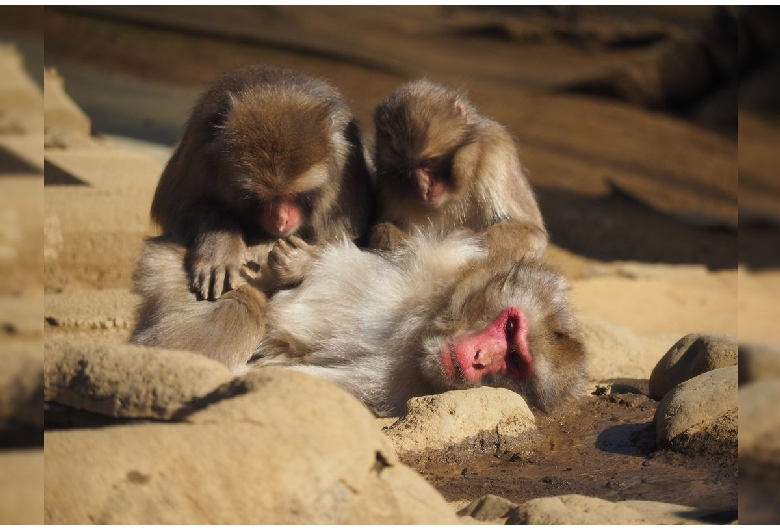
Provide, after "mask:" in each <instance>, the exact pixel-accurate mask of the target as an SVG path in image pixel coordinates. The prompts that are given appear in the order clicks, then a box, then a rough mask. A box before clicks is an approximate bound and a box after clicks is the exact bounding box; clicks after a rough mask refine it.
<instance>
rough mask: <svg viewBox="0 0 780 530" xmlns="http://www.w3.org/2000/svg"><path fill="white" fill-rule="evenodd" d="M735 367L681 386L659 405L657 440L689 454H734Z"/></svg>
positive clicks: (717, 370) (669, 393)
mask: <svg viewBox="0 0 780 530" xmlns="http://www.w3.org/2000/svg"><path fill="white" fill-rule="evenodd" d="M737 408H738V402H737V367H736V366H729V367H726V368H717V369H715V370H711V371H709V372H706V373H704V374H702V375H699V376H696V377H694V378H693V379H689V380H688V381H686V382H684V383H681V384H680V385H678V386H677V387H675V388H674V389H673V390H671V391H670V392H668V393H667V394H666V396H664V398H663V399H662V400H661V403H659V404H658V409H657V410H656V413H655V420H654V422H655V429H656V440H657V442H658V444H659V445H660V446H671V447H672V448H674V449H676V450H680V451H682V452H688V453H700V452H707V453H718V454H728V455H733V456H736V453H737Z"/></svg>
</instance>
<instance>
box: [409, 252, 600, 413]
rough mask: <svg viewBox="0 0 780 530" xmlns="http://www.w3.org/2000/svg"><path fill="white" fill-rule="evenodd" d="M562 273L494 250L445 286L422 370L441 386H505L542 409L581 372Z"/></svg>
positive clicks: (580, 353)
mask: <svg viewBox="0 0 780 530" xmlns="http://www.w3.org/2000/svg"><path fill="white" fill-rule="evenodd" d="M567 294H568V285H567V283H566V281H565V279H564V278H563V277H562V276H561V275H560V274H558V273H557V272H556V271H554V270H553V269H551V268H550V267H548V266H546V265H543V264H541V263H532V262H515V263H511V262H510V261H509V260H507V259H503V258H498V257H495V256H494V257H491V258H490V259H489V261H488V263H487V264H486V265H484V266H483V265H482V264H480V265H478V266H476V267H473V268H471V269H469V270H468V271H466V272H465V273H464V275H463V277H462V278H461V279H460V280H458V281H456V282H455V283H454V286H453V287H452V288H451V289H450V290H449V291H448V292H444V293H442V299H441V303H440V305H439V307H438V308H437V311H438V314H437V316H436V317H435V318H434V319H433V322H434V324H433V326H432V328H433V329H432V330H430V331H429V332H426V333H427V335H426V336H427V338H426V340H425V341H424V344H423V349H424V355H423V356H422V357H421V359H422V362H423V366H422V369H423V371H424V373H425V374H426V376H427V377H428V379H429V380H430V382H431V383H432V384H433V385H434V386H436V387H437V388H438V389H439V390H440V391H443V390H450V389H458V388H468V387H474V386H480V385H488V386H498V387H505V388H508V389H510V390H514V391H515V392H518V393H519V394H521V395H522V396H523V397H524V398H525V399H526V401H528V403H529V404H530V405H532V406H534V407H535V408H537V409H539V410H541V411H549V410H550V409H551V408H552V407H553V406H555V405H556V404H557V403H559V402H560V401H561V400H562V399H564V398H566V397H567V396H569V395H570V394H571V393H572V392H574V391H575V390H576V389H577V388H578V386H579V385H580V384H581V383H582V381H583V379H584V376H585V364H584V363H585V347H584V345H583V343H582V339H581V337H580V331H579V328H578V324H577V321H576V319H575V316H574V314H573V311H572V309H571V307H570V306H569V304H568V301H567Z"/></svg>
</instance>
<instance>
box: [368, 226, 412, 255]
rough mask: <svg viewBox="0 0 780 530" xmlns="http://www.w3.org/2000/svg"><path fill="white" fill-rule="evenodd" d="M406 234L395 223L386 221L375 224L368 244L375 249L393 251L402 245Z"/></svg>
mask: <svg viewBox="0 0 780 530" xmlns="http://www.w3.org/2000/svg"><path fill="white" fill-rule="evenodd" d="M405 237H406V234H405V233H404V232H403V231H402V230H401V229H400V228H398V227H397V226H395V225H394V224H393V223H389V222H384V223H379V224H376V225H374V227H373V228H371V234H370V239H369V243H368V246H369V247H371V248H372V249H374V250H383V251H392V250H395V249H397V248H398V247H400V246H401V245H402V244H403V242H404V239H405Z"/></svg>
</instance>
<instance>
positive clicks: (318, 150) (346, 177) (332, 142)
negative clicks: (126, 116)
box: [151, 66, 374, 300]
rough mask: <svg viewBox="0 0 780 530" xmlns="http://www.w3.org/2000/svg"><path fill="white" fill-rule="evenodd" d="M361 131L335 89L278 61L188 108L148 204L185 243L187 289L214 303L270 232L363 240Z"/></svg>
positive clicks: (260, 257) (234, 78) (232, 79)
mask: <svg viewBox="0 0 780 530" xmlns="http://www.w3.org/2000/svg"><path fill="white" fill-rule="evenodd" d="M371 186H372V185H371V182H370V178H369V174H368V170H367V166H366V160H365V158H364V156H363V147H362V143H361V139H360V132H359V130H358V127H357V125H356V122H355V121H354V119H353V116H352V112H351V110H350V109H349V107H348V105H347V103H346V102H345V101H344V99H343V98H342V96H341V95H340V94H339V93H338V92H337V91H336V89H334V88H333V87H331V86H330V85H328V84H327V83H325V82H324V81H322V80H319V79H315V78H312V77H309V76H307V75H306V74H303V73H301V72H296V71H293V70H288V69H284V68H279V67H269V66H252V67H248V68H245V69H242V70H238V71H235V72H232V73H230V74H228V75H226V76H225V77H224V78H222V79H221V80H220V81H218V82H217V83H216V84H215V85H214V86H213V87H211V88H210V89H209V90H208V91H206V93H205V94H204V95H203V96H202V97H201V98H200V100H199V101H198V103H197V104H196V105H195V108H194V110H193V111H192V115H191V116H190V118H189V121H188V122H187V127H186V130H185V132H184V136H183V137H182V140H181V142H180V143H179V146H178V147H177V148H176V151H175V152H174V154H173V156H172V157H171V159H170V161H169V162H168V165H167V166H166V168H165V170H164V171H163V174H162V176H161V177H160V181H159V183H158V184H157V189H156V191H155V194H154V199H153V201H152V208H151V215H152V220H153V221H154V222H155V223H157V224H158V225H159V226H160V227H161V229H162V232H163V235H164V236H166V237H167V238H168V239H170V240H172V241H176V242H178V243H181V244H182V245H184V246H185V247H186V248H187V256H186V267H187V273H188V277H189V285H190V289H191V290H192V291H193V292H195V293H197V294H198V295H199V296H200V298H203V299H206V298H208V299H212V300H213V299H217V298H219V297H220V296H221V295H222V293H223V292H227V291H229V290H230V289H235V288H236V287H238V285H240V284H241V283H243V281H244V278H243V277H242V275H241V268H242V265H244V264H245V263H247V262H253V263H257V264H259V265H262V264H263V261H264V260H265V257H266V255H267V252H268V249H269V248H270V245H271V244H272V243H273V242H274V241H276V239H277V238H280V237H285V236H288V235H290V234H297V235H299V236H300V237H302V238H303V239H304V240H306V241H309V242H312V243H318V242H323V241H328V240H334V239H336V238H341V237H344V236H346V237H348V238H350V239H357V238H359V237H361V236H364V235H365V233H366V231H367V230H368V225H369V223H370V222H371V216H372V209H373V201H374V199H373V196H372V190H371Z"/></svg>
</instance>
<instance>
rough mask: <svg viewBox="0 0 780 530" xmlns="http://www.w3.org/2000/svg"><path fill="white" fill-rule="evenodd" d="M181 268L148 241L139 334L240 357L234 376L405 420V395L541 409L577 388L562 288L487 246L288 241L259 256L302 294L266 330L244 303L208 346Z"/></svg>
mask: <svg viewBox="0 0 780 530" xmlns="http://www.w3.org/2000/svg"><path fill="white" fill-rule="evenodd" d="M182 259H183V251H182V250H181V249H180V248H176V246H175V245H169V244H159V243H158V242H155V241H150V242H148V243H147V248H146V251H145V253H144V255H143V257H142V259H141V267H140V269H139V270H140V271H144V270H148V269H151V268H154V269H155V274H152V275H150V276H148V277H146V278H143V274H144V273H143V272H141V274H140V275H139V277H138V278H137V279H139V280H140V282H141V283H142V285H143V288H142V289H140V290H139V291H140V292H141V294H142V295H143V297H144V299H145V303H146V306H147V310H146V311H141V312H140V313H139V317H140V323H139V326H140V328H142V329H146V330H147V333H149V330H151V335H147V336H152V337H153V338H154V339H155V340H153V341H151V343H155V342H156V343H158V344H160V345H165V341H166V339H167V335H168V334H171V335H176V336H185V337H188V340H190V341H192V342H193V343H195V344H197V343H200V342H208V343H209V344H211V345H213V347H215V348H219V349H222V350H223V351H228V350H229V349H230V348H235V350H234V353H235V358H237V359H238V358H249V361H248V363H247V365H246V366H240V365H233V368H234V369H235V370H236V371H237V372H241V371H243V370H248V369H254V368H259V367H263V366H269V365H283V366H289V367H291V368H292V369H296V370H299V371H303V372H306V373H309V374H312V375H314V376H317V377H321V378H324V379H327V380H330V381H332V382H334V383H336V384H339V385H341V386H342V387H343V388H345V389H347V390H349V391H350V392H352V393H353V394H354V395H355V396H357V397H358V398H359V399H361V400H362V401H363V402H364V403H365V404H366V405H367V406H368V407H369V408H371V409H372V410H373V411H374V412H375V413H376V414H377V415H380V416H392V415H397V414H400V413H402V412H403V410H404V408H405V405H406V402H407V400H408V399H409V398H411V397H414V396H420V395H427V394H433V393H439V392H443V391H447V390H452V389H463V388H468V387H473V386H479V385H491V386H502V387H506V388H509V389H512V390H514V391H516V392H519V393H520V394H522V395H523V396H524V397H525V398H526V400H527V401H528V402H529V404H531V405H532V406H535V407H536V408H538V409H540V410H545V411H546V410H549V409H550V408H552V407H553V406H554V405H556V404H557V403H558V402H560V401H561V400H563V399H565V398H566V397H567V396H569V395H570V394H571V393H572V392H573V391H575V389H577V387H578V386H579V385H580V383H581V382H582V380H583V377H584V373H585V368H584V356H585V350H584V346H583V344H582V342H581V339H580V335H579V330H578V325H577V322H576V319H575V316H574V314H573V312H572V310H571V308H570V306H569V305H568V302H567V290H568V287H567V284H566V281H565V280H564V278H563V277H562V276H561V275H560V274H558V273H557V272H555V271H554V270H553V269H551V268H549V267H548V266H546V265H544V264H542V263H540V262H539V261H537V260H520V261H518V260H516V259H514V258H512V257H511V256H508V255H503V254H497V253H493V252H488V251H487V250H486V247H485V244H484V236H482V237H479V236H470V235H468V234H466V233H463V232H455V233H451V234H450V235H448V236H447V237H444V238H443V237H439V236H436V235H433V233H430V232H429V233H427V234H426V233H422V232H415V233H414V234H413V235H412V236H411V237H410V238H407V240H406V242H405V244H404V245H403V246H401V247H400V248H399V249H397V250H396V251H394V252H392V253H381V254H380V253H371V252H365V251H361V250H359V249H358V248H357V247H356V246H355V245H354V244H353V243H351V242H349V241H348V240H343V241H341V242H338V243H334V244H329V245H325V246H312V245H308V244H307V243H306V242H304V241H303V240H302V239H300V238H296V237H294V236H293V237H290V238H287V239H286V240H283V241H280V242H278V243H277V244H276V245H275V246H274V248H273V249H272V250H271V252H270V255H269V258H268V259H269V262H270V263H274V265H275V266H274V267H273V269H272V270H274V271H275V276H276V277H277V278H278V281H279V284H280V286H283V285H285V284H299V285H298V286H297V287H295V288H292V289H287V290H281V291H279V292H277V293H276V294H275V295H274V296H273V297H272V298H270V300H268V301H267V305H266V306H265V307H264V308H263V309H262V315H260V316H259V317H255V318H256V320H263V319H264V320H265V323H266V328H265V332H264V333H263V332H258V331H257V329H258V326H257V324H255V323H253V316H252V315H251V310H252V308H254V307H255V306H253V305H252V304H246V306H245V307H246V308H247V309H249V311H247V312H246V313H241V314H240V318H236V319H235V321H234V327H233V329H232V332H231V335H230V336H216V337H215V336H213V335H212V333H213V328H212V327H211V324H210V322H212V321H213V320H214V319H215V318H220V317H219V316H218V315H216V313H215V312H214V311H210V310H208V309H203V310H199V309H198V307H200V308H203V307H207V306H206V305H204V304H207V305H208V302H203V301H198V300H196V299H195V297H194V295H192V293H189V292H188V291H187V287H186V273H185V271H184V269H183V267H182ZM252 288H254V287H253V286H252V285H251V284H245V285H242V286H241V288H239V290H237V292H240V291H241V289H252ZM232 294H234V293H228V295H232ZM224 298H225V297H223V299H224ZM223 299H220V300H219V301H218V302H217V303H219V302H222V301H223ZM210 305H211V306H213V305H214V304H210ZM236 335H238V336H236ZM254 340H257V342H256V343H255V344H251V343H252V341H254ZM220 341H222V342H224V344H229V345H230V346H229V348H228V347H227V346H223V345H222V344H220ZM147 343H149V342H147Z"/></svg>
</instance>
